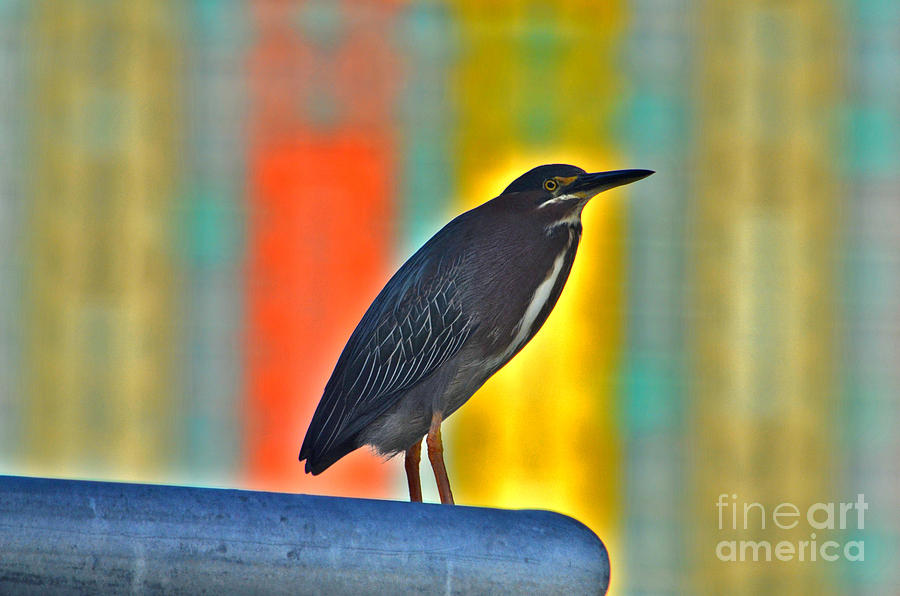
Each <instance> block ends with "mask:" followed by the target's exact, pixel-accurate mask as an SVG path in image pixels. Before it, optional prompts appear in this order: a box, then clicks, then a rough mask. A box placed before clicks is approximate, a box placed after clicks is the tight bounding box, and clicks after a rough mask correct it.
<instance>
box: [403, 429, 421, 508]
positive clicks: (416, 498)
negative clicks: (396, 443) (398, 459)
mask: <svg viewBox="0 0 900 596" xmlns="http://www.w3.org/2000/svg"><path fill="white" fill-rule="evenodd" d="M421 459H422V439H419V440H418V441H416V444H415V445H413V446H412V447H410V448H409V449H407V450H406V461H404V462H403V463H404V465H405V466H406V481H407V482H408V483H409V501H410V502H411V503H421V502H422V481H421V480H420V478H419V461H420V460H421Z"/></svg>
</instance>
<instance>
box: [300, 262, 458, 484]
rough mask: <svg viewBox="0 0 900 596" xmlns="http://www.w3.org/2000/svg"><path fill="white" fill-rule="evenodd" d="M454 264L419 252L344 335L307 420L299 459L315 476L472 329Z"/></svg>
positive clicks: (353, 444)
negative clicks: (335, 361) (315, 406)
mask: <svg viewBox="0 0 900 596" xmlns="http://www.w3.org/2000/svg"><path fill="white" fill-rule="evenodd" d="M459 265H460V262H459V260H458V259H457V260H454V261H453V262H446V261H445V260H443V259H434V258H432V259H429V258H428V257H427V255H426V253H425V251H420V252H419V253H417V254H416V255H414V256H413V257H412V258H411V259H410V260H409V261H407V262H406V263H405V264H404V265H403V266H402V267H401V268H400V270H399V271H397V273H396V274H395V275H394V277H393V278H391V280H390V281H389V282H388V283H387V285H386V286H385V287H384V289H383V290H382V291H381V293H380V294H379V295H378V297H377V298H376V299H375V301H374V302H373V303H372V305H371V306H370V307H369V310H368V311H366V314H365V315H363V318H362V320H361V321H360V322H359V325H357V327H356V329H355V330H354V331H353V334H352V335H351V336H350V339H349V341H348V342H347V345H346V346H345V347H344V350H343V351H342V352H341V355H340V357H339V358H338V362H337V365H336V366H335V369H334V372H333V373H332V374H331V378H330V379H329V380H328V383H327V384H326V386H325V391H324V393H323V395H322V400H321V401H320V402H319V405H318V407H317V408H316V412H315V414H314V415H313V419H312V422H311V423H310V426H309V430H308V431H307V433H306V438H305V439H304V441H303V446H302V447H301V449H300V460H301V461H302V460H304V459H306V471H307V472H312V473H313V474H318V473H320V472H322V471H323V470H324V469H325V468H327V467H328V466H330V465H331V464H332V463H334V462H335V461H337V460H338V459H339V458H341V457H343V456H344V455H345V454H346V453H348V452H349V451H352V450H353V449H355V448H356V447H358V446H359V445H358V444H357V442H356V435H357V434H358V433H359V432H360V431H361V430H362V429H363V428H365V426H366V425H368V424H369V423H370V422H371V421H372V420H374V419H375V418H377V417H378V416H379V415H381V414H382V413H384V412H385V411H386V410H388V409H389V408H390V407H391V406H393V405H394V404H395V403H397V400H399V399H400V397H401V396H402V394H403V392H404V391H406V390H408V389H410V388H412V387H414V386H415V385H416V384H418V383H420V382H421V381H423V380H424V379H426V378H427V377H428V376H429V375H430V374H431V373H433V372H434V371H435V370H437V369H438V368H439V367H440V366H441V365H442V364H444V363H445V362H447V361H448V360H450V359H451V358H452V357H453V356H454V355H455V354H456V353H457V352H458V351H459V349H460V348H461V347H462V346H463V344H464V343H465V341H466V339H468V337H469V336H470V335H471V333H472V331H473V330H474V328H475V324H474V321H473V320H472V318H471V317H470V316H467V314H466V312H465V309H464V306H463V304H462V301H461V299H460V295H459V291H458V288H457V286H456V281H455V280H456V279H457V272H458V268H459Z"/></svg>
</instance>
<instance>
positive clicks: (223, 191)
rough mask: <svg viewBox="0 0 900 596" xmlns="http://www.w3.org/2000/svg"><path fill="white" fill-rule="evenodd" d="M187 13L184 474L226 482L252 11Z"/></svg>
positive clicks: (237, 378) (233, 409)
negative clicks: (246, 64)
mask: <svg viewBox="0 0 900 596" xmlns="http://www.w3.org/2000/svg"><path fill="white" fill-rule="evenodd" d="M188 10H189V14H186V15H185V21H186V24H187V26H188V27H187V35H188V39H187V40H186V42H187V47H188V57H189V58H188V60H189V62H188V69H187V72H186V77H187V78H186V81H185V85H184V87H185V109H186V114H187V117H186V118H185V121H186V122H187V123H188V124H189V127H190V128H189V129H188V130H187V131H186V137H187V139H186V146H187V147H186V148H187V151H186V164H187V171H186V173H185V177H184V189H183V200H182V201H181V202H180V208H179V212H178V214H177V216H178V218H179V226H178V229H179V237H178V240H177V246H178V249H179V251H180V254H181V257H182V262H183V267H184V273H185V275H184V285H183V295H182V300H181V305H182V312H181V315H182V320H183V325H182V329H183V331H182V337H181V339H180V345H179V350H178V353H179V356H180V358H179V365H180V368H181V375H180V376H181V379H182V382H181V391H182V394H183V400H182V403H183V406H184V410H183V416H182V417H180V418H181V419H182V420H183V427H182V429H181V434H182V443H183V445H182V449H181V451H180V453H181V454H182V455H181V466H182V468H183V470H184V472H186V473H187V474H188V475H189V477H190V479H191V482H192V483H198V482H210V483H221V482H225V481H228V480H229V479H231V478H234V476H235V474H237V472H238V469H239V466H240V452H239V449H238V439H239V437H240V428H239V422H238V416H239V407H240V406H239V405H240V397H241V392H242V391H243V383H242V380H241V379H242V377H241V363H242V362H243V358H242V357H241V336H240V330H241V328H242V317H243V307H242V302H241V296H242V295H243V292H242V290H241V285H242V278H241V263H242V260H243V244H242V242H243V232H242V230H243V223H242V222H243V220H244V213H243V211H242V205H243V186H244V170H245V167H244V143H245V135H244V130H243V123H244V120H245V118H244V105H245V101H244V96H245V80H244V79H243V77H242V76H241V72H242V71H241V66H242V63H243V59H244V58H243V56H244V46H245V42H246V40H247V37H248V31H247V29H246V23H247V22H248V18H247V15H246V14H245V11H246V8H245V3H244V2H241V1H237V0H228V1H219V0H216V1H212V0H206V1H197V2H193V3H191V4H190V5H189V8H188Z"/></svg>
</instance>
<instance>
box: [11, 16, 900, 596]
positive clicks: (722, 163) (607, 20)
mask: <svg viewBox="0 0 900 596" xmlns="http://www.w3.org/2000/svg"><path fill="white" fill-rule="evenodd" d="M0 80H2V85H0V472H2V473H6V474H31V475H47V476H65V477H77V478H98V479H113V480H124V481H139V482H159V483H189V484H200V485H213V486H237V487H246V488H253V489H263V490H276V491H289V492H308V493H323V494H335V495H348V496H364V497H375V498H399V499H405V498H406V488H405V480H404V477H403V473H402V464H401V463H400V461H399V460H394V461H391V462H389V463H387V464H383V463H382V462H381V461H380V459H379V458H377V457H375V456H373V455H371V454H369V453H367V452H365V451H359V452H357V453H354V454H353V455H352V456H349V457H347V458H345V460H342V461H341V462H339V463H338V464H336V465H335V466H334V467H333V468H332V469H329V470H328V471H327V472H326V473H325V474H323V475H322V476H319V477H316V478H313V477H310V476H305V475H304V474H303V471H302V466H301V465H300V464H299V463H298V462H297V453H298V451H299V447H300V443H301V441H302V439H303V436H304V434H305V431H306V427H307V424H308V422H309V419H310V418H311V416H312V412H313V410H314V408H315V406H316V403H317V402H318V399H319V397H320V396H321V391H322V388H323V387H324V384H325V381H326V380H327V377H328V375H329V374H330V372H331V369H332V367H333V366H334V363H335V362H336V360H337V356H338V354H339V352H340V349H341V347H342V346H343V343H344V342H345V341H346V339H347V337H348V336H349V334H350V332H351V331H352V329H353V327H354V326H355V324H356V323H357V322H358V320H359V318H360V317H361V315H362V313H363V311H364V309H365V307H366V306H367V305H368V304H369V302H370V301H371V300H372V299H373V298H374V296H375V294H376V293H377V291H378V290H379V289H380V288H381V286H382V285H383V284H384V283H385V281H386V280H387V278H388V277H389V275H390V274H391V273H392V271H393V270H394V269H395V268H396V267H397V266H398V265H399V264H400V263H401V262H402V261H403V260H404V259H405V258H406V257H407V256H409V255H410V254H411V253H412V251H413V250H415V248H416V247H418V246H419V245H420V244H421V243H422V242H423V241H424V240H425V239H427V238H428V237H429V236H430V235H431V234H433V233H434V232H435V231H437V229H439V228H440V226H441V225H443V223H445V222H446V221H447V220H448V219H450V218H451V217H452V216H454V215H455V214H457V213H459V212H460V211H462V210H464V209H466V208H469V207H471V206H474V205H476V204H478V203H480V202H483V201H485V200H487V199H489V198H491V197H493V196H495V195H496V194H498V193H499V192H500V191H501V190H502V189H503V188H504V187H505V186H506V184H508V183H509V182H510V181H511V180H512V179H513V178H515V177H516V176H518V175H519V174H521V173H522V172H524V171H525V170H527V169H529V168H531V167H533V166H535V165H538V164H541V163H546V162H569V163H574V164H576V165H579V166H581V167H584V168H586V169H588V170H604V169H618V168H626V167H636V168H651V169H654V170H657V172H658V173H657V174H656V175H655V176H653V177H651V178H649V179H647V180H646V181H643V182H641V183H639V184H636V185H633V186H629V187H626V188H624V189H622V190H617V191H614V192H611V193H608V194H604V195H601V196H599V197H598V198H597V199H595V200H594V201H593V202H592V203H591V204H590V206H589V207H588V208H587V209H586V212H585V221H584V228H585V232H584V238H583V241H582V246H581V249H580V252H579V256H578V259H577V261H576V264H575V268H574V271H573V274H572V277H571V279H570V281H569V284H568V286H567V288H566V291H565V292H564V294H563V297H562V299H561V300H560V303H559V305H558V306H557V308H556V310H555V311H554V313H553V314H552V316H551V317H550V319H549V321H548V322H547V324H546V326H545V327H544V329H543V331H542V332H541V333H540V334H539V335H538V336H537V338H536V339H535V340H534V341H533V342H532V343H531V344H530V345H529V346H528V347H527V348H526V349H525V350H524V351H523V352H522V353H521V354H520V356H518V357H517V358H516V359H515V360H514V361H513V362H512V363H510V365H509V366H507V367H506V368H505V369H504V370H503V371H501V373H500V374H498V375H497V376H496V377H495V378H494V379H492V380H491V381H490V382H489V383H488V384H487V385H486V386H485V387H484V388H483V389H482V390H481V391H480V392H479V393H478V394H477V395H476V396H475V397H474V398H473V399H472V400H471V401H470V402H469V404H468V405H467V406H466V407H464V408H463V409H462V410H461V411H460V412H459V413H458V414H456V415H455V416H454V417H453V418H451V419H450V421H449V423H448V424H447V425H446V430H445V436H446V437H447V442H448V451H449V453H448V465H449V466H450V468H451V469H450V472H451V478H452V479H453V480H454V481H455V484H454V490H455V493H456V496H457V500H458V502H460V503H463V504H469V505H485V506H499V507H511V508H548V509H555V510H558V511H561V512H564V513H567V514H569V515H573V516H575V517H577V518H578V519H580V520H582V521H584V522H585V523H586V524H588V525H589V526H590V527H591V528H592V529H593V530H594V531H595V532H596V533H597V534H598V535H600V536H601V537H602V538H603V539H604V540H605V541H606V543H607V545H608V547H609V549H610V552H611V558H612V562H613V577H612V588H611V593H615V594H665V593H671V594H681V593H685V594H700V593H727V594H761V593H772V594H775V593H778V594H811V593H817V594H851V593H852V594H856V593H858V594H896V593H898V590H900V571H898V567H897V565H896V563H897V560H898V557H900V515H898V513H900V465H898V461H900V433H898V431H897V428H898V422H900V373H898V366H900V233H898V229H900V200H898V199H900V193H898V188H900V102H898V97H900V3H897V2H895V1H894V0H866V1H859V2H852V1H850V0H830V1H828V0H792V1H785V2H772V1H764V0H738V1H735V2H727V3H725V2H716V1H714V0H609V1H604V2H594V1H588V0H562V1H557V2H553V3H549V2H534V1H527V0H526V1H504V2H480V1H477V0H460V1H448V2H438V1H430V2H427V1H423V2H388V1H385V2H374V1H370V2H363V1H350V0H341V1H326V0H307V1H298V2H282V1H274V0H258V1H251V0H247V1H235V0H230V1H225V0H192V1H186V2H175V1H161V0H132V1H129V2H117V1H114V0H107V1H102V0H91V1H88V0H84V1H77V0H66V1H60V2H50V1H46V2H29V1H25V0H4V1H2V2H0ZM426 459H427V458H426ZM423 479H424V480H425V487H426V496H428V494H429V492H428V491H430V495H431V498H432V499H434V497H435V491H434V490H433V480H432V476H431V472H430V470H429V469H428V468H427V464H424V465H423ZM860 493H862V494H864V495H865V499H866V501H867V502H868V504H869V510H868V511H867V512H866V518H865V527H864V529H854V528H853V527H851V528H850V529H848V530H845V531H835V532H831V533H829V532H827V531H826V532H820V533H819V540H820V541H821V540H824V539H825V537H826V536H833V537H834V539H835V540H837V541H839V542H846V541H847V540H864V541H865V561H864V562H849V561H846V560H843V559H842V560H839V561H837V562H833V563H829V562H823V561H821V560H820V561H817V562H798V561H796V560H795V561H793V562H779V561H774V562H770V563H762V562H760V563H752V562H745V563H734V562H731V563H726V562H721V561H719V560H718V559H717V558H716V554H715V547H716V544H717V543H718V542H719V541H720V540H723V539H733V538H738V539H740V538H750V539H754V540H763V539H766V540H772V541H775V540H779V539H782V538H784V539H786V540H792V541H795V542H796V541H798V540H808V539H809V526H807V525H805V524H801V526H800V527H799V528H797V529H796V530H793V531H782V530H777V529H773V528H772V527H771V524H769V526H767V528H768V529H766V530H762V529H761V528H759V527H758V526H757V527H756V529H754V528H751V529H750V530H749V531H747V532H729V531H723V530H720V529H719V528H718V526H717V521H716V516H717V510H716V507H715V503H716V500H717V498H718V496H719V495H720V494H729V495H730V494H734V495H737V497H736V499H737V501H738V502H739V503H740V502H751V501H755V502H759V503H761V504H763V505H764V506H765V507H767V508H768V509H769V510H771V508H773V507H774V506H775V505H777V504H778V503H781V502H791V503H795V504H796V505H798V506H799V507H800V508H801V509H803V508H805V507H807V506H808V505H809V504H812V503H815V502H832V501H847V502H849V501H855V500H856V495H857V494H860Z"/></svg>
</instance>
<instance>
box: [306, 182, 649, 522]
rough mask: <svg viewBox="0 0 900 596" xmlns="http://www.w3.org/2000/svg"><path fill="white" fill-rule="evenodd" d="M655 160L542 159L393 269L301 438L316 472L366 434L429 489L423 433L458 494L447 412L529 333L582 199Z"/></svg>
mask: <svg viewBox="0 0 900 596" xmlns="http://www.w3.org/2000/svg"><path fill="white" fill-rule="evenodd" d="M653 173H654V172H653V171H652V170H635V169H632V170H614V171H606V172H594V173H588V172H586V171H585V170H583V169H581V168H579V167H576V166H573V165H568V164H545V165H540V166H537V167H535V168H532V169H531V170H529V171H528V172H526V173H524V174H522V175H521V176H519V177H518V178H516V179H515V180H514V181H513V182H512V183H510V184H509V186H507V187H506V189H505V190H503V192H501V193H500V194H499V195H498V196H497V197H495V198H493V199H491V200H489V201H486V202H485V203H482V204H481V205H479V206H477V207H475V208H473V209H471V210H469V211H466V212H464V213H462V214H461V215H459V216H457V217H456V218H454V219H453V220H451V221H450V222H449V223H448V224H446V225H445V226H444V227H443V228H442V229H441V230H440V231H438V232H437V233H436V234H435V235H434V236H432V237H431V239H429V240H428V241H427V242H426V243H425V244H424V245H422V247H421V248H419V249H418V250H417V251H416V252H415V253H414V254H413V255H412V256H411V257H410V258H409V259H408V260H407V261H406V262H405V263H404V264H403V265H401V266H400V268H399V269H398V270H397V272H396V273H394V275H393V276H392V277H391V278H390V280H389V281H388V282H387V284H386V285H385V286H384V288H383V289H382V290H381V291H380V292H379V293H378V295H377V297H376V298H375V300H374V301H373V302H372V304H371V305H370V306H369V308H368V309H367V310H366V312H365V314H364V315H363V317H362V319H361V320H360V322H359V324H358V325H357V326H356V328H355V329H354V331H353V333H352V334H351V335H350V339H349V340H348V341H347V344H346V345H345V346H344V349H343V350H342V351H341V353H340V356H339V357H338V360H337V364H336V366H335V368H334V371H333V372H332V374H331V376H330V378H329V379H328V382H327V383H326V384H325V389H324V391H323V394H322V397H321V399H320V401H319V404H318V406H317V407H316V410H315V413H314V414H313V417H312V420H311V422H310V424H309V428H308V430H307V433H306V436H305V438H304V440H303V444H302V446H301V448H300V457H299V459H300V461H301V462H302V461H304V460H305V462H306V464H305V471H306V473H311V474H313V475H317V474H321V473H322V472H323V471H325V470H326V469H327V468H328V467H330V466H331V465H332V464H334V463H335V462H336V461H337V460H339V459H340V458H342V457H344V456H345V455H346V454H348V453H350V452H351V451H354V450H356V449H357V448H359V447H362V446H364V445H368V446H370V447H372V448H374V450H375V451H376V452H377V453H378V454H381V455H384V456H387V457H393V456H395V455H398V454H400V453H404V454H405V462H404V467H405V470H406V476H407V483H408V486H409V498H410V501H413V502H415V501H418V502H421V501H422V486H421V479H420V477H419V463H420V461H421V451H422V441H423V439H424V440H425V442H426V446H427V451H428V458H429V460H430V462H431V466H432V470H433V472H434V476H435V482H436V484H437V488H438V493H439V495H440V500H441V503H444V504H453V503H454V499H453V492H452V490H451V487H450V480H449V478H448V476H447V470H446V466H445V463H444V454H443V451H444V449H443V442H442V439H441V424H442V422H443V421H444V420H446V419H447V417H449V416H450V415H451V414H453V413H454V412H455V411H456V410H457V409H459V408H460V407H461V406H462V405H463V404H464V403H465V402H466V401H467V400H468V399H469V398H470V397H472V395H473V394H474V393H475V392H476V391H477V390H478V389H479V388H480V387H481V386H482V385H483V384H484V383H485V382H486V381H487V380H488V379H489V378H490V377H491V376H492V375H493V374H494V373H496V372H497V371H498V370H500V369H501V368H502V367H503V366H504V365H505V364H506V363H507V362H509V361H510V360H511V359H512V358H513V357H514V356H515V355H516V354H518V353H519V351H520V350H522V348H523V347H524V346H525V345H526V344H527V343H528V342H529V341H530V340H531V338H533V337H534V335H535V334H536V333H537V332H538V330H539V329H540V328H541V326H542V325H543V324H544V322H545V321H546V320H547V317H548V315H549V314H550V311H551V310H552V309H553V307H554V306H555V305H556V302H557V300H558V299H559V297H560V294H561V292H562V290H563V286H564V285H565V283H566V280H567V279H568V277H569V272H570V271H571V270H572V264H573V262H574V260H575V253H576V251H577V249H578V243H579V241H580V240H581V235H582V224H581V215H582V211H583V209H584V207H585V205H586V204H587V203H588V201H590V200H591V198H593V197H594V196H595V195H597V194H598V193H600V192H603V191H605V190H609V189H611V188H615V187H617V186H621V185H624V184H629V183H631V182H635V181H637V180H641V179H643V178H646V177H647V176H649V175H651V174H653Z"/></svg>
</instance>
